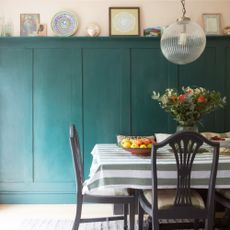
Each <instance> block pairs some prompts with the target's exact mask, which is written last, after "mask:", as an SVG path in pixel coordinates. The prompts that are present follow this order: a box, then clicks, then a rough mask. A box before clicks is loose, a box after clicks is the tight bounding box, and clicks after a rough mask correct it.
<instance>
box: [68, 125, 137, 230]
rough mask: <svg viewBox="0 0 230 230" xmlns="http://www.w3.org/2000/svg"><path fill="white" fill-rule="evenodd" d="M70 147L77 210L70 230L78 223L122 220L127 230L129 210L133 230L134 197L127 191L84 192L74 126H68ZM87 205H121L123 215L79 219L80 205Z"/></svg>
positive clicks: (81, 165)
mask: <svg viewBox="0 0 230 230" xmlns="http://www.w3.org/2000/svg"><path fill="white" fill-rule="evenodd" d="M69 135H70V146H71V152H72V158H73V165H74V171H75V177H76V182H77V188H76V189H77V194H76V195H77V208H76V215H75V220H74V224H73V228H72V230H78V228H79V224H80V223H86V222H98V221H113V220H124V229H125V230H126V229H128V226H127V214H128V210H129V226H130V228H129V229H130V230H134V219H135V214H134V209H135V196H134V195H129V193H128V191H127V189H116V190H115V189H100V190H99V189H98V190H94V191H93V192H90V191H89V192H85V193H84V194H83V191H87V189H84V186H86V185H85V183H84V177H83V164H82V158H81V152H80V144H79V138H78V134H77V130H76V128H75V125H70V128H69ZM84 202H87V203H103V204H123V210H124V215H121V216H111V217H105V218H90V219H83V218H81V212H82V204H83V203H84Z"/></svg>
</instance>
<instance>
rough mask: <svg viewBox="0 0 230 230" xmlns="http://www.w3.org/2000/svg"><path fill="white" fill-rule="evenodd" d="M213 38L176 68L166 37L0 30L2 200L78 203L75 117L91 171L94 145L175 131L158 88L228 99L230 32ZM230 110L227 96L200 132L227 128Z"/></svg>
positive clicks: (206, 119) (86, 167) (86, 168)
mask: <svg viewBox="0 0 230 230" xmlns="http://www.w3.org/2000/svg"><path fill="white" fill-rule="evenodd" d="M207 41H208V42H207V47H206V49H205V52H204V54H203V55H202V56H201V57H200V58H199V59H198V60H197V61H195V62H194V63H191V64H188V65H184V66H177V65H174V64H171V63H169V62H168V61H167V60H166V59H165V58H164V57H163V56H162V54H161V51H160V46H159V45H160V40H159V38H144V37H132V38H128V37H126V38H122V37H120V38H117V37H116V38H115V37H97V38H88V37H87V38H82V37H80V38H79V37H72V38H57V37H52V38H51V37H44V38H37V37H33V38H20V37H19V38H0V127H1V129H0V202H1V203H55V202H57V203H71V202H75V200H74V193H75V182H74V176H73V168H72V159H71V154H70V147H69V140H68V135H69V134H68V127H69V124H70V123H75V124H76V126H77V129H78V132H79V135H80V143H81V149H82V153H83V158H84V167H85V168H84V171H85V175H86V176H88V173H89V168H90V165H91V160H92V157H91V154H90V152H91V150H92V148H93V146H94V145H95V144H96V143H114V142H115V141H116V135H117V134H133V135H149V134H152V133H155V132H174V131H175V128H176V122H175V121H174V120H173V119H172V118H171V117H170V116H168V115H167V114H166V113H165V112H164V111H163V110H162V109H161V108H160V106H159V105H158V103H157V102H155V101H153V100H152V99H151V95H152V91H153V90H155V91H160V92H162V91H164V90H165V88H168V87H171V88H181V86H187V85H190V86H203V87H207V88H210V89H216V90H219V91H221V92H222V93H223V94H224V95H226V96H227V98H228V99H229V98H230V91H229V90H228V89H229V88H230V64H229V63H230V45H229V44H230V37H222V36H218V37H208V39H207ZM228 101H229V100H228ZM229 114H230V105H229V102H228V103H227V106H226V108H225V109H224V110H218V111H217V112H215V113H212V114H210V115H208V116H207V117H205V119H204V120H203V125H204V127H202V126H201V127H200V130H210V131H211V130H212V131H229V130H230V121H229V119H228V118H229Z"/></svg>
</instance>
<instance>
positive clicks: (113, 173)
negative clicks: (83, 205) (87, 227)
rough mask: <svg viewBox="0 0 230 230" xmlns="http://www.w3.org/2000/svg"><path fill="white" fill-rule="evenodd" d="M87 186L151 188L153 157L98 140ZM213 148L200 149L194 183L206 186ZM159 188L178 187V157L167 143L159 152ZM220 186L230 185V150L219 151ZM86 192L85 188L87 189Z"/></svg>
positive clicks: (194, 170) (93, 153)
mask: <svg viewBox="0 0 230 230" xmlns="http://www.w3.org/2000/svg"><path fill="white" fill-rule="evenodd" d="M91 154H92V156H93V159H92V165H91V168H90V173H89V177H88V179H87V180H86V181H85V189H86V190H88V191H93V190H96V189H103V188H114V189H116V188H117V189H120V188H129V189H151V188H152V176H151V157H150V156H136V155H133V154H132V153H131V152H129V151H127V150H125V149H123V148H121V147H120V146H118V145H117V144H115V143H111V144H96V145H95V146H94V148H93V150H92V152H91ZM212 154H213V152H212V151H208V150H207V151H204V152H201V153H198V154H197V155H196V157H195V159H194V162H193V168H192V174H191V187H193V188H199V189H206V188H207V183H208V179H209V176H210V172H209V169H210V163H211V160H212ZM157 169H158V175H157V176H158V183H159V187H158V188H159V189H165V188H174V187H175V185H176V183H175V181H176V178H177V171H176V161H175V158H174V156H173V154H172V152H170V150H169V148H168V147H167V146H165V147H164V148H162V149H161V150H160V151H159V152H158V153H157ZM216 188H220V189H227V188H228V189H229V188H230V154H222V153H220V155H219V163H218V172H217V179H216ZM83 192H84V191H83Z"/></svg>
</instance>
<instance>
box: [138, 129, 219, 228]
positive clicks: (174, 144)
mask: <svg viewBox="0 0 230 230" xmlns="http://www.w3.org/2000/svg"><path fill="white" fill-rule="evenodd" d="M203 143H205V144H206V146H207V147H210V148H211V149H212V151H213V157H212V162H211V163H210V177H209V179H208V183H207V188H208V190H207V199H206V201H205V199H203V198H202V197H201V195H200V194H199V193H198V192H197V191H196V190H195V189H192V188H191V172H192V167H193V162H194V159H195V157H196V154H198V152H199V149H200V147H201V146H202V144H203ZM162 147H166V148H168V149H169V151H170V152H171V154H172V159H173V160H175V161H176V168H175V170H176V173H177V179H176V180H175V185H173V186H174V187H175V189H158V186H159V182H158V176H157V175H158V173H159V171H158V170H157V156H158V154H160V149H161V148H162ZM162 154H163V153H162ZM161 156H162V155H161ZM218 159H219V143H214V142H211V141H209V140H208V139H206V138H205V137H203V136H202V135H200V134H198V133H195V132H178V133H176V134H173V135H171V136H170V137H168V138H167V139H166V140H164V141H162V142H160V143H157V144H155V145H153V148H152V153H151V162H152V190H142V191H140V192H139V229H143V214H144V212H145V213H147V214H149V215H150V216H151V217H152V229H154V230H158V229H159V220H161V219H167V220H168V219H180V220H183V219H193V220H194V229H197V225H199V220H200V219H203V220H205V229H207V230H211V229H213V225H214V224H213V222H214V196H215V181H216V173H217V165H218ZM207 170H208V169H207ZM177 227H179V224H178V226H177ZM170 229H172V228H170Z"/></svg>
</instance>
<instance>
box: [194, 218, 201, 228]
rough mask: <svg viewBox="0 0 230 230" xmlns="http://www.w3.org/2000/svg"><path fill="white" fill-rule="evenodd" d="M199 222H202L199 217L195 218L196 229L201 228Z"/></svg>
mask: <svg viewBox="0 0 230 230" xmlns="http://www.w3.org/2000/svg"><path fill="white" fill-rule="evenodd" d="M199 222H200V221H199V219H195V220H194V229H195V230H198V229H199Z"/></svg>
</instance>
